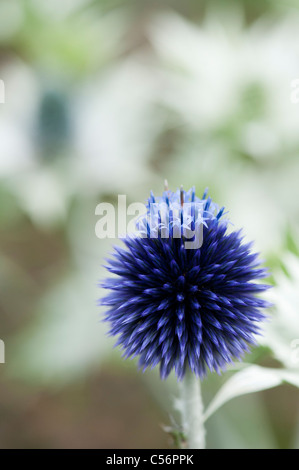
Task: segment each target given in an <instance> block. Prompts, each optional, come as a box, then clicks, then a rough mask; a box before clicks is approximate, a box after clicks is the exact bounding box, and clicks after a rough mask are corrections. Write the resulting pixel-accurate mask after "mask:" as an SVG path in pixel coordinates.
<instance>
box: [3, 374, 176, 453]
mask: <svg viewBox="0 0 299 470" xmlns="http://www.w3.org/2000/svg"><path fill="white" fill-rule="evenodd" d="M0 418H1V419H0V448H9V449H12V448H52V449H54V448H90V449H91V448H108V449H113V448H114V449H119V448H131V449H135V448H137V449H138V448H151V449H155V448H156V449H159V448H161V449H162V448H167V447H169V443H168V442H167V440H168V437H167V435H166V433H165V432H164V431H163V430H162V427H161V424H165V423H167V421H168V418H167V416H165V417H163V416H162V415H161V412H160V411H159V410H158V409H157V406H156V405H155V404H154V402H153V401H152V399H151V397H150V396H149V394H148V392H147V391H146V389H145V386H143V384H142V382H140V380H138V378H137V377H136V376H134V375H131V374H130V375H125V374H120V373H119V371H114V372H113V370H110V368H109V369H108V367H107V369H106V370H104V371H103V372H102V373H101V374H99V375H97V376H94V377H90V378H88V379H86V380H85V382H82V383H76V384H71V385H69V386H68V387H65V388H64V389H60V390H56V391H49V390H48V391H46V390H42V391H36V390H34V389H33V390H30V389H28V388H25V387H22V386H17V387H12V386H11V384H10V385H9V384H8V383H6V384H4V383H1V386H0Z"/></svg>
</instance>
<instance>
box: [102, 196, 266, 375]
mask: <svg viewBox="0 0 299 470" xmlns="http://www.w3.org/2000/svg"><path fill="white" fill-rule="evenodd" d="M137 228H138V232H136V234H133V235H132V236H127V237H125V238H124V239H123V241H124V244H125V247H122V248H120V247H115V252H114V257H113V258H111V259H110V260H109V265H108V266H107V269H108V270H109V271H110V272H111V273H113V274H115V275H116V277H111V278H108V279H106V280H105V282H104V283H102V284H101V285H102V287H105V288H107V289H109V290H110V292H109V294H108V295H107V296H106V297H105V298H103V299H101V300H100V303H101V305H105V306H107V307H108V310H107V312H106V315H105V320H106V321H108V322H109V323H110V334H111V335H119V338H118V341H117V343H116V345H120V346H121V347H122V349H123V350H124V356H125V357H135V356H139V365H140V366H141V367H142V368H143V369H145V368H147V367H148V366H151V367H154V366H156V365H158V364H159V365H160V374H161V377H162V378H166V377H167V376H168V375H169V373H170V372H171V370H172V369H174V370H175V373H176V375H177V377H178V379H182V378H183V377H184V374H185V371H186V369H187V368H188V367H189V368H190V369H191V371H192V372H194V373H195V374H196V375H197V376H199V377H201V378H202V377H204V376H205V374H206V372H207V369H210V370H211V371H212V370H216V371H217V372H218V373H219V372H220V371H221V370H223V369H225V366H226V364H228V363H231V362H233V359H235V358H237V359H241V357H242V356H243V355H244V353H245V352H246V351H248V350H249V345H253V344H255V343H256V338H255V335H256V334H259V333H260V332H261V331H260V328H259V323H260V322H261V321H262V320H264V318H265V314H264V313H263V312H262V309H263V308H265V307H268V306H269V304H268V303H267V302H266V301H265V300H263V299H261V298H258V297H257V296H256V294H258V293H260V292H262V291H264V290H265V289H267V288H268V287H269V286H267V285H264V284H261V283H256V282H254V281H255V280H257V279H260V278H263V277H266V275H267V271H266V269H264V268H261V267H260V261H259V260H258V254H257V253H252V252H251V245H252V244H251V243H249V244H245V243H242V240H243V237H242V236H241V233H240V231H237V232H236V231H231V232H229V230H228V219H227V218H226V217H224V208H221V209H219V207H218V205H217V204H215V203H213V202H212V200H211V198H210V197H207V194H206V192H205V193H204V195H203V197H202V198H201V199H200V198H198V197H196V196H195V191H194V189H191V190H189V191H188V192H186V191H183V190H182V189H181V190H177V191H176V192H171V191H169V190H168V189H166V190H165V191H164V193H163V195H162V197H160V198H157V199H155V197H154V196H153V194H151V197H150V198H149V201H148V206H147V214H146V215H144V216H143V217H141V218H140V220H139V221H138V223H137ZM188 243H189V244H190V245H188Z"/></svg>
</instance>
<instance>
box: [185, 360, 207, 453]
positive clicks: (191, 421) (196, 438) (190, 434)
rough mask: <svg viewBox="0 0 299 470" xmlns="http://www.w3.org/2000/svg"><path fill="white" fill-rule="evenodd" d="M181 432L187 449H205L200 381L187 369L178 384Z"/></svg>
mask: <svg viewBox="0 0 299 470" xmlns="http://www.w3.org/2000/svg"><path fill="white" fill-rule="evenodd" d="M180 391H181V400H180V401H181V403H180V404H181V413H182V424H183V431H184V434H185V436H186V439H187V446H188V449H204V448H205V428H204V420H203V403H202V397H201V390H200V380H199V379H198V378H197V377H196V375H195V374H194V373H193V372H192V371H191V370H190V369H189V368H188V369H187V371H186V374H185V377H184V379H183V380H182V382H181V383H180Z"/></svg>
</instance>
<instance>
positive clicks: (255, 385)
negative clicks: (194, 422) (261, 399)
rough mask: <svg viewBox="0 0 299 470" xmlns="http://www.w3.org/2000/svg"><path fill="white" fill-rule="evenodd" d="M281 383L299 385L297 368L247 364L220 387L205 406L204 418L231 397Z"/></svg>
mask: <svg viewBox="0 0 299 470" xmlns="http://www.w3.org/2000/svg"><path fill="white" fill-rule="evenodd" d="M282 383H289V384H291V385H294V386H295V387H299V370H298V371H295V370H287V369H271V368H266V367H261V366H257V365H253V366H248V367H246V368H245V369H242V370H241V371H239V372H236V373H235V374H234V375H233V376H232V377H231V378H230V379H228V380H227V382H226V383H225V384H224V385H223V386H222V387H221V388H220V390H219V391H218V393H217V394H216V396H215V397H214V398H213V400H212V401H211V403H210V404H209V406H208V407H207V409H206V411H205V414H204V419H205V420H207V419H208V418H209V417H210V416H211V415H212V414H213V413H215V411H216V410H218V409H219V408H220V407H221V406H222V405H224V404H225V403H226V402H228V401H229V400H231V399H232V398H235V397H238V396H240V395H245V394H247V393H253V392H260V391H261V390H267V389H269V388H273V387H277V386H278V385H281V384H282Z"/></svg>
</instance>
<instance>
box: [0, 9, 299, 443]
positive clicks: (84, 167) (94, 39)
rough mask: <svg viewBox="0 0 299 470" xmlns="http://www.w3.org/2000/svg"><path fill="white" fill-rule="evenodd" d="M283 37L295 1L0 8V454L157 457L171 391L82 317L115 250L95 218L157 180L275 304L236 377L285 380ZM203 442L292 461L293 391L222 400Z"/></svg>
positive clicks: (96, 314)
mask: <svg viewBox="0 0 299 470" xmlns="http://www.w3.org/2000/svg"><path fill="white" fill-rule="evenodd" d="M298 26H299V1H297V0H289V1H288V2H285V1H284V2H283V1H275V2H274V1H271V0H268V1H266V0H238V1H226V2H225V3H224V2H222V1H221V0H219V1H216V0H201V1H191V0H190V1H187V2H182V1H179V0H173V1H170V0H169V1H166V0H159V1H154V0H139V1H136V0H135V1H133V0H132V1H125V0H109V1H108V0H68V1H64V2H61V1H58V0H52V1H51V2H45V1H40V0H14V1H11V0H1V1H0V79H1V80H3V83H4V85H5V90H4V93H5V96H2V98H5V100H4V99H0V101H1V103H0V259H1V262H0V290H1V296H0V338H1V339H2V340H3V341H4V342H5V355H6V357H5V360H6V362H5V364H0V447H1V448H66V447H67V448H79V447H80V448H81V447H83V448H94V447H95V448H111V449H112V448H167V447H172V446H173V445H174V443H173V440H172V438H171V436H170V435H169V434H167V433H165V432H164V430H163V426H169V424H170V423H172V422H177V420H178V417H177V416H176V411H175V410H173V406H172V399H173V398H174V397H175V396H176V393H177V388H176V387H177V386H176V382H175V379H174V377H170V378H169V379H168V380H167V381H165V382H161V381H160V379H159V376H158V371H156V370H154V371H150V372H146V373H145V374H142V373H141V372H138V370H137V367H136V363H135V362H134V361H124V360H122V358H121V353H120V351H119V350H117V349H113V344H114V341H113V340H112V339H111V338H108V337H107V336H106V331H107V325H105V324H103V323H102V322H101V316H102V313H103V311H102V310H101V309H100V308H98V307H97V306H96V300H97V298H98V297H100V296H101V295H102V292H101V290H100V289H99V288H98V287H97V282H98V281H99V280H100V279H102V278H103V277H104V276H106V273H105V272H104V270H103V267H102V264H103V262H104V261H103V260H104V257H105V256H107V255H108V254H109V252H110V251H111V248H112V244H113V240H107V239H102V240H100V239H98V238H97V237H96V235H95V224H96V222H97V220H98V219H99V217H98V216H96V215H95V208H96V206H97V204H99V203H100V202H111V203H113V204H116V203H117V195H118V194H125V195H126V196H127V201H128V204H129V203H130V202H135V201H140V202H144V201H145V200H146V198H147V197H148V194H149V191H150V189H153V191H154V192H155V193H157V194H158V193H160V192H161V191H162V189H163V181H164V178H167V179H168V181H169V185H170V188H171V189H173V190H175V189H176V188H177V187H179V186H180V185H181V184H183V185H184V187H185V188H186V189H188V188H189V187H191V186H193V185H195V187H196V190H197V193H198V195H201V194H202V192H203V190H204V189H205V187H209V192H210V195H211V196H212V198H213V199H214V200H215V201H216V202H218V203H219V204H220V205H224V206H225V207H226V208H227V209H228V210H229V214H230V219H231V220H232V222H233V223H234V226H236V228H238V227H244V233H246V235H247V236H248V238H249V239H254V240H255V248H256V250H258V251H260V252H261V253H262V257H263V259H265V263H266V264H267V265H268V266H269V267H270V269H271V279H270V280H271V282H272V283H273V284H274V286H275V287H274V289H273V294H272V295H273V296H274V298H275V304H276V307H275V308H273V309H272V310H271V321H270V322H269V324H268V325H267V326H266V332H265V336H264V338H263V339H262V340H261V344H260V346H259V347H257V348H255V350H254V351H253V353H252V354H251V355H248V357H246V361H247V362H255V363H257V364H260V365H265V366H271V367H291V366H293V367H294V364H293V363H292V364H291V354H292V352H293V351H292V349H291V346H290V344H291V341H293V340H294V339H296V338H299V310H298V308H299V289H298V285H299V260H298V254H299V249H298V246H299V245H298V243H297V240H298V234H299V204H298V200H299V184H298V180H299V158H298V155H299V103H298V104H297V103H296V100H294V99H292V93H294V92H295V91H296V90H294V88H292V81H293V80H295V79H298V78H299V27H298ZM2 91H3V90H2ZM298 97H299V93H298ZM2 101H5V102H4V103H3V102H2ZM296 370H297V372H298V374H299V366H298V365H297V369H296ZM229 374H230V373H229V372H228V373H226V374H224V375H223V376H221V377H219V376H217V375H216V376H215V375H209V376H208V377H207V379H206V380H205V381H204V383H203V393H204V399H205V402H206V403H208V402H209V401H210V400H211V398H212V397H213V395H214V394H215V391H216V390H218V389H219V387H220V386H221V384H222V383H223V382H224V381H225V380H226V378H227V377H228V376H229ZM207 431H208V447H209V448H271V449H272V448H273V449H274V448H275V449H276V448H298V447H299V391H298V389H296V388H295V387H292V386H291V385H283V386H281V387H278V388H273V389H271V390H268V391H264V392H259V393H255V394H251V395H244V396H242V397H239V398H236V399H235V400H234V401H231V402H229V403H227V404H226V405H225V406H223V408H221V409H220V410H219V412H217V413H216V414H215V415H213V416H212V417H211V418H210V419H209V420H208V422H207Z"/></svg>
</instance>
